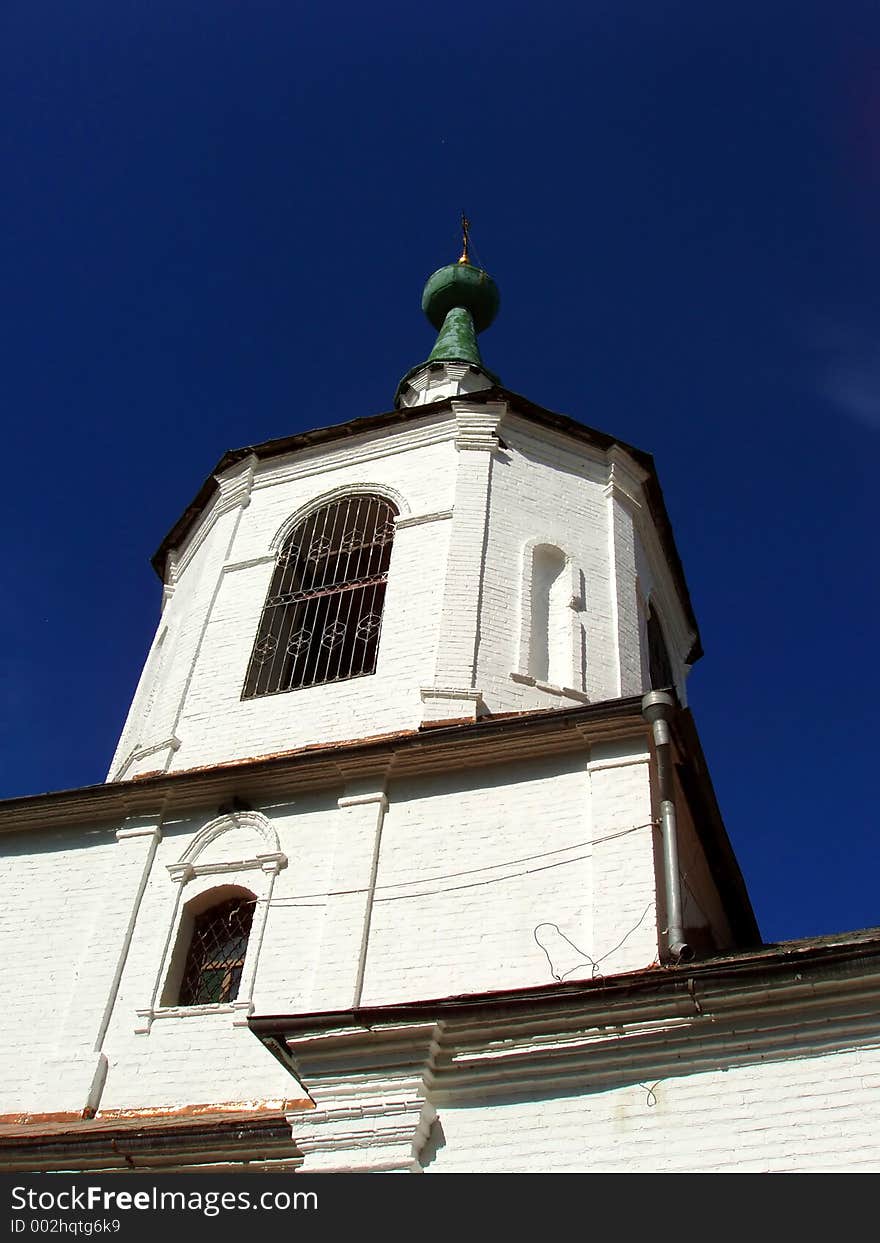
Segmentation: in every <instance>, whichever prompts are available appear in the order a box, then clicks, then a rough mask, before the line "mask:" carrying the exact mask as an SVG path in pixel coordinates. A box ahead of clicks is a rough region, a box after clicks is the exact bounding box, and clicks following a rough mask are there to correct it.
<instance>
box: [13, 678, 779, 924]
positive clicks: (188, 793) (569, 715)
mask: <svg viewBox="0 0 880 1243" xmlns="http://www.w3.org/2000/svg"><path fill="white" fill-rule="evenodd" d="M672 725H673V738H674V742H675V748H676V752H677V760H678V764H679V770H680V772H683V773H685V774H686V775H687V778H688V783H687V784H688V799H689V803H690V804H691V813H692V815H693V817H694V822H695V827H696V831H697V833H698V835H699V837H700V840H701V842H702V845H703V848H704V850H705V853H706V859H707V862H708V864H709V867H710V870H711V872H712V874H713V876H714V879H715V882H716V884H717V885H718V889H719V892H720V894H721V895H722V897H723V900H724V906H725V910H726V913H727V916H728V918H729V920H730V921H731V929H732V931H733V933H734V935H735V938H736V942H737V944H739V945H742V946H746V945H754V944H759V943H760V940H761V936H760V932H759V930H758V925H757V922H756V920H755V915H754V912H753V910H752V906H751V903H750V901H749V897H748V893H747V890H746V887H745V882H744V880H743V877H742V873H741V871H740V868H739V865H738V863H737V861H736V857H735V855H734V853H733V849H732V847H731V844H730V840H729V838H728V836H727V832H726V830H725V828H724V822H723V820H722V817H721V813H720V811H719V808H718V803H717V800H716V798H715V793H714V789H713V787H712V782H711V778H710V776H709V772H708V767H707V765H706V761H705V757H704V755H703V752H702V748H701V746H700V741H699V737H698V734H697V731H696V727H695V725H694V721H693V717H692V715H691V713H690V711H689V710H688V709H684V708H679V709H678V711H677V713H676V716H675V718H674V721H673V723H672ZM635 736H642V737H644V738H645V740H646V745H648V743H649V739H650V728H649V726H648V725H647V723H646V722H645V719H644V717H643V716H642V710H641V697H640V696H631V697H628V698H625V699H614V700H608V701H605V702H601V703H593V704H585V705H579V706H577V707H574V708H563V709H554V710H552V711H547V710H540V711H531V712H522V713H513V714H508V715H497V716H491V717H482V718H480V719H479V720H477V721H461V722H444V723H442V724H440V725H439V726H438V725H433V726H423V727H421V728H420V729H415V730H407V731H402V732H399V733H394V734H385V735H380V736H377V737H374V738H368V739H357V740H352V741H350V742H337V743H332V744H322V745H312V746H308V747H303V748H301V749H298V750H294V751H288V752H283V753H280V754H276V755H263V756H254V757H253V758H249V759H245V760H237V761H234V762H231V763H226V764H216V765H212V766H210V767H205V768H192V769H183V770H180V771H176V772H173V773H161V774H157V775H153V776H143V777H139V778H134V779H133V780H131V781H122V782H107V783H105V784H103V785H94V786H85V787H82V788H80V789H74V790H60V791H56V792H53V793H49V794H40V795H31V796H27V797H23V798H15V799H7V800H5V801H3V802H0V834H3V833H15V832H30V831H45V830H52V831H63V830H65V829H66V828H69V829H71V830H72V829H76V828H81V827H82V826H83V825H88V826H89V827H93V828H99V827H101V826H102V825H106V826H108V827H110V826H112V825H114V824H116V825H121V823H122V822H123V821H124V820H125V819H127V818H129V817H149V816H150V815H153V814H156V815H159V814H163V815H167V814H168V813H169V812H170V811H172V810H173V811H174V812H175V813H178V814H180V813H185V812H189V811H196V810H201V809H204V808H205V807H217V806H221V807H222V806H228V805H237V806H259V805H260V804H261V803H266V802H269V801H271V800H272V799H276V798H288V797H291V796H295V795H296V794H297V793H298V792H302V791H305V790H316V789H320V788H327V787H332V786H334V785H337V784H339V783H340V782H342V783H347V782H351V781H358V780H362V779H372V778H377V777H382V778H384V779H385V780H398V779H400V778H405V777H413V776H420V775H424V774H432V773H433V774H436V773H447V772H460V771H464V770H468V769H471V770H473V769H479V768H481V767H485V766H488V765H494V764H503V763H517V762H521V761H524V760H531V759H533V758H534V757H535V756H537V755H561V754H565V753H569V754H577V753H579V752H584V751H585V750H587V749H589V748H590V747H591V746H594V745H597V744H599V743H608V742H613V741H614V740H615V739H622V738H632V737H635Z"/></svg>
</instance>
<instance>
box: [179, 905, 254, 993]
mask: <svg viewBox="0 0 880 1243" xmlns="http://www.w3.org/2000/svg"><path fill="white" fill-rule="evenodd" d="M253 917H254V900H253V898H251V897H247V898H244V897H238V898H231V899H230V900H229V901H228V902H223V903H221V904H220V905H219V906H212V907H210V909H209V910H207V911H203V912H202V914H201V915H197V916H196V917H195V919H194V920H193V931H192V940H191V941H190V944H189V952H188V953H187V956H186V963H185V965H184V968H183V979H182V980H181V984H180V999H179V1004H180V1005H181V1006H199V1005H205V1004H206V1003H208V1002H214V1001H234V1000H235V998H236V997H237V996H238V986H239V983H240V982H241V973H242V971H243V969H244V956H245V953H246V952H247V943H248V937H249V935H250V931H251V921H252V920H253Z"/></svg>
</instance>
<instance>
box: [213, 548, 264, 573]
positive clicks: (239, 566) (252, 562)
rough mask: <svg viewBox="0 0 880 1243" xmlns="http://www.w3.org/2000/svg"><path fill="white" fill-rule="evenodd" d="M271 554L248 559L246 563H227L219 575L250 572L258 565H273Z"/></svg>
mask: <svg viewBox="0 0 880 1243" xmlns="http://www.w3.org/2000/svg"><path fill="white" fill-rule="evenodd" d="M274 561H275V556H274V554H273V553H270V552H269V553H263V555H262V556H260V557H249V558H248V559H247V560H246V561H227V562H225V564H224V565H222V566H221V568H220V573H221V574H232V573H233V572H234V571H235V570H252V569H254V567H255V566H258V565H267V564H270V563H272V564H274Z"/></svg>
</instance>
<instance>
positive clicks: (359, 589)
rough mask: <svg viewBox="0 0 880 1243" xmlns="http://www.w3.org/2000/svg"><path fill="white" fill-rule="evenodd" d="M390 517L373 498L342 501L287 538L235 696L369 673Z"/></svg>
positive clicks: (390, 534)
mask: <svg viewBox="0 0 880 1243" xmlns="http://www.w3.org/2000/svg"><path fill="white" fill-rule="evenodd" d="M396 514H397V510H396V509H395V508H394V506H393V505H391V504H390V503H389V502H388V501H386V500H385V499H384V497H381V496H373V495H370V494H368V495H359V496H349V497H344V498H343V499H342V500H340V501H334V502H333V503H332V504H330V505H325V506H324V507H323V508H322V509H319V510H317V511H316V512H315V513H313V514H310V515H309V517H308V518H306V519H304V521H303V522H301V523H300V524H299V526H298V527H296V529H295V530H294V531H293V532H292V533H291V535H290V536H288V538H287V540H285V542H284V546H283V547H282V549H281V551H280V553H279V554H278V562H277V565H276V567H275V573H274V575H273V576H272V582H271V584H270V586H269V594H268V596H267V597H266V603H265V605H264V607H263V615H262V617H261V619H260V626H259V629H258V631H257V637H256V640H255V642H254V648H253V652H252V653H251V659H250V665H249V666H248V672H247V677H246V678H245V684H244V690H243V691H242V699H255V698H257V697H258V696H260V695H275V694H278V693H279V692H281V691H292V690H299V689H300V688H301V687H304V686H317V685H318V684H319V683H323V682H340V681H343V680H345V679H347V678H357V677H361V676H362V675H363V674H367V673H375V670H376V658H377V656H378V652H379V635H380V632H381V629H382V609H383V606H384V603H385V584H386V582H387V580H388V565H389V563H390V560H391V546H392V544H393V542H394V519H395V517H396Z"/></svg>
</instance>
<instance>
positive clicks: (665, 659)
mask: <svg viewBox="0 0 880 1243" xmlns="http://www.w3.org/2000/svg"><path fill="white" fill-rule="evenodd" d="M646 629H647V632H648V674H649V677H650V679H651V689H652V690H655V691H659V690H665V689H666V688H667V687H670V686H674V684H675V679H674V678H673V676H672V664H671V662H670V660H669V649H668V648H667V646H666V638H665V636H664V634H663V627H662V626H661V624H660V618H659V617H658V616H657V614H656V612H655V610H654V607H653V605H652V604H649V605H648V619H647V623H646Z"/></svg>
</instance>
